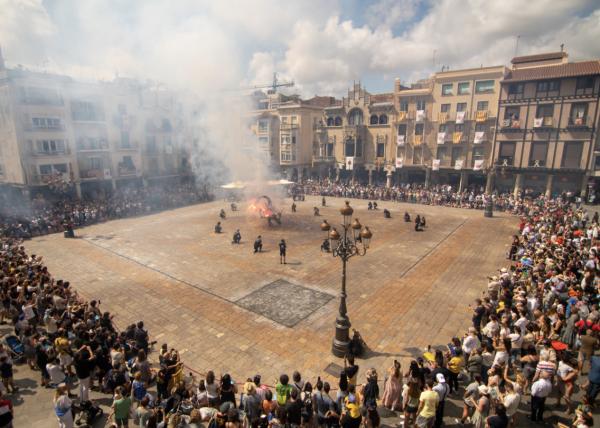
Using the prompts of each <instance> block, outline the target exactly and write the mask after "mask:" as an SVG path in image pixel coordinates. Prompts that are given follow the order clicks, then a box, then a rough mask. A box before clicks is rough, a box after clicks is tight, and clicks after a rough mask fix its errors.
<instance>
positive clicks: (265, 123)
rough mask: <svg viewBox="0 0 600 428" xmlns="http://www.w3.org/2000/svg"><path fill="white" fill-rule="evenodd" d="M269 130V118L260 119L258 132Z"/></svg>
mask: <svg viewBox="0 0 600 428" xmlns="http://www.w3.org/2000/svg"><path fill="white" fill-rule="evenodd" d="M268 130H269V120H268V119H260V120H259V121H258V132H267V131H268Z"/></svg>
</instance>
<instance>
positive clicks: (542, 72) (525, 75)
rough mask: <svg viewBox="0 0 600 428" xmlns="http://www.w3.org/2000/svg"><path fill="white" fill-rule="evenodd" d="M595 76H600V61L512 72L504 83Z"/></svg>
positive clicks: (522, 69)
mask: <svg viewBox="0 0 600 428" xmlns="http://www.w3.org/2000/svg"><path fill="white" fill-rule="evenodd" d="M531 56H536V55H531ZM538 56H539V55H538ZM513 61H514V60H513ZM594 74H600V61H597V60H596V61H582V62H571V63H567V64H560V65H550V66H546V67H531V68H521V69H517V70H510V71H509V72H508V74H507V75H506V77H505V79H504V81H505V82H518V81H525V80H540V79H558V78H564V77H577V76H590V75H594Z"/></svg>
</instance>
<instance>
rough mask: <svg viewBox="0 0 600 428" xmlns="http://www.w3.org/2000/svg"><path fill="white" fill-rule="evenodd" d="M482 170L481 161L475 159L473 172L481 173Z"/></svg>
mask: <svg viewBox="0 0 600 428" xmlns="http://www.w3.org/2000/svg"><path fill="white" fill-rule="evenodd" d="M482 169H483V159H476V160H475V162H474V163H473V171H481V170H482Z"/></svg>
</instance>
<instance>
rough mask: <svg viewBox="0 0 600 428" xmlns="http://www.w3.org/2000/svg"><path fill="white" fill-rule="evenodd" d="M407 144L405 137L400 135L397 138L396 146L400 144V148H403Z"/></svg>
mask: <svg viewBox="0 0 600 428" xmlns="http://www.w3.org/2000/svg"><path fill="white" fill-rule="evenodd" d="M405 142H406V136H405V135H398V137H396V144H398V145H399V146H403V145H404V143H405Z"/></svg>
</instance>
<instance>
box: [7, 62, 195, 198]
mask: <svg viewBox="0 0 600 428" xmlns="http://www.w3.org/2000/svg"><path fill="white" fill-rule="evenodd" d="M180 113H181V112H180V109H179V107H178V105H177V104H176V103H175V101H174V98H173V97H172V94H169V93H167V92H166V91H165V90H162V89H160V88H152V87H149V86H144V85H141V84H140V83H138V82H137V81H134V80H129V79H115V80H114V81H111V82H94V83H84V82H78V81H75V80H73V79H71V78H69V77H66V76H60V75H54V74H48V73H40V72H34V71H29V70H24V69H21V68H17V69H7V68H5V67H3V68H2V69H0V184H3V185H4V186H5V187H10V188H12V189H22V190H24V191H25V192H29V191H32V190H33V191H37V190H39V191H43V190H44V189H47V188H54V187H61V188H64V187H70V188H72V190H73V191H74V192H76V193H77V194H78V195H80V196H81V195H82V194H87V193H93V192H95V191H99V190H108V191H110V190H111V189H116V188H118V187H121V186H124V185H128V184H136V185H138V184H139V185H141V184H143V183H144V182H145V181H146V180H155V179H160V178H163V177H167V176H175V175H179V174H182V173H187V172H189V168H188V167H187V157H188V155H187V152H186V150H185V148H184V147H183V144H182V140H181V135H182V131H183V128H182V126H183V124H182V122H181V120H180V117H181V115H180Z"/></svg>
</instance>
